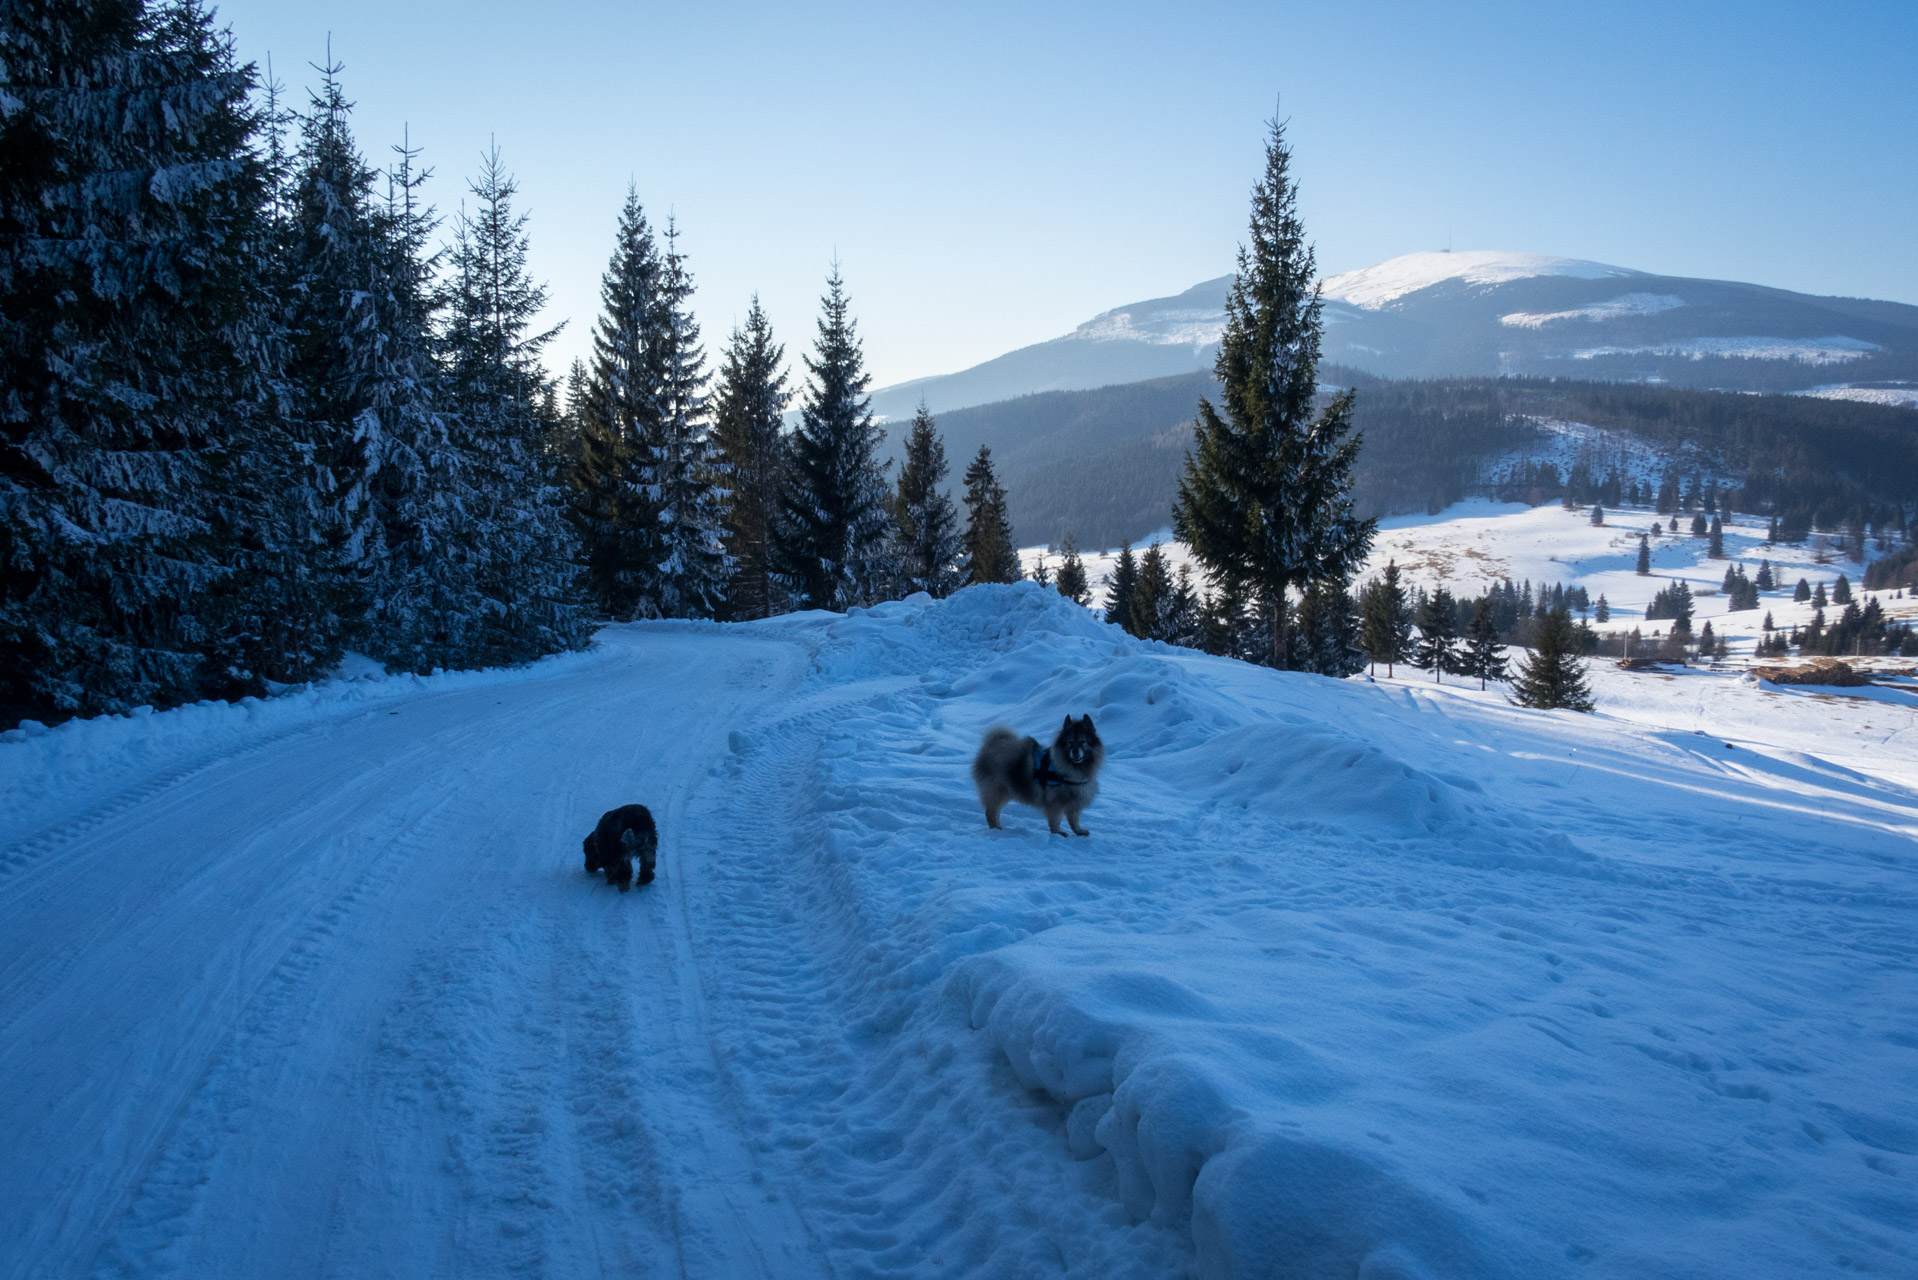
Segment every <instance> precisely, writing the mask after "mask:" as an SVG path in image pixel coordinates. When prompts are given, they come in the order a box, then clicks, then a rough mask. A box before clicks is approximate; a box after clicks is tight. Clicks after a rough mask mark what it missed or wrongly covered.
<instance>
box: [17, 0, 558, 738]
mask: <svg viewBox="0 0 1918 1280" xmlns="http://www.w3.org/2000/svg"><path fill="white" fill-rule="evenodd" d="M4 34H5V41H6V48H5V76H6V84H5V87H4V88H5V94H6V96H7V98H8V107H7V110H6V112H5V115H4V120H3V122H0V132H4V148H5V154H6V155H7V156H8V162H7V164H6V166H5V169H4V177H0V227H3V228H4V230H3V231H0V314H4V321H0V361H3V362H4V365H5V368H4V378H5V384H4V385H5V399H4V404H3V406H0V416H3V417H4V420H5V432H4V437H3V438H0V512H3V513H4V520H0V539H4V545H3V546H0V565H3V566H4V568H0V575H3V579H0V669H4V675H3V676H0V680H4V689H3V690H0V704H4V707H3V714H4V717H5V719H6V721H7V723H13V722H17V721H18V720H20V719H22V718H28V717H32V718H37V719H41V720H55V719H60V718H64V717H66V716H69V715H86V714H97V713H101V712H109V711H120V710H125V709H128V708H130V707H134V706H138V705H142V704H148V705H159V706H164V705H168V704H173V703H178V702H182V701H187V700H191V699H195V698H201V697H235V696H240V695H244V694H249V693H259V692H263V691H265V690H266V689H268V688H270V687H271V686H272V685H273V684H274V683H290V682H295V681H301V680H306V679H309V678H311V677H313V676H314V675H316V674H318V673H320V672H323V671H325V670H326V669H328V668H330V667H331V666H332V665H333V664H334V663H336V662H337V661H338V659H339V657H340V655H341V653H342V652H343V651H344V650H346V649H347V648H357V649H360V650H362V651H364V652H366V653H368V654H370V655H371V656H373V657H375V658H377V659H379V660H381V661H382V662H384V663H386V664H387V665H388V666H389V667H391V668H394V669H398V670H411V671H427V670H431V669H432V668H434V667H442V666H444V667H452V666H472V665H480V664H487V663H499V662H516V661H523V660H526V659H528V658H531V657H535V656H538V655H540V654H543V653H549V652H553V651H555V650H559V649H564V648H568V647H573V646H576V645H578V644H580V643H581V642H582V640H583V638H584V636H585V634H586V619H585V617H584V614H583V612H582V610H581V608H580V606H579V604H578V602H577V600H576V598H575V596H574V593H573V590H572V578H573V569H572V564H571V544H570V536H569V533H568V530H567V527H566V521H565V518H564V504H563V501H562V499H561V494H560V488H559V483H558V477H557V476H556V474H555V472H554V469H553V467H552V466H551V464H550V460H549V457H548V449H547V437H548V433H549V429H550V425H551V419H552V417H553V416H554V410H553V408H552V395H551V389H550V387H549V386H548V385H547V383H546V380H545V378H544V375H543V373H542V372H541V369H540V364H539V356H540V352H541V349H542V348H543V346H544V345H545V343H546V342H547V341H548V340H549V339H550V338H551V334H550V333H549V332H537V331H535V330H534V329H533V327H532V321H533V317H534V315H535V314H536V313H537V312H538V311H539V309H540V308H541V306H542V304H543V302H544V296H543V292H542V290H541V289H540V288H539V287H538V286H537V285H536V284H534V283H533V282H532V281H531V279H530V278H529V276H528V274H527V270H526V251H527V243H528V241H527V229H526V219H525V216H524V215H523V214H521V213H517V212H515V210H514V208H513V197H514V195H515V189H514V184H513V180H512V178H511V176H510V175H509V174H508V173H507V172H506V170H505V169H504V167H503V165H502V163H501V161H500V157H499V154H498V152H497V150H493V151H490V152H489V153H488V154H487V155H486V156H485V157H484V158H483V160H482V162H481V165H480V168H479V172H478V174H477V175H476V176H475V177H474V178H473V179H471V180H470V182H469V183H468V186H467V198H468V199H470V202H471V203H470V204H469V203H467V202H466V201H464V200H463V201H462V205H461V207H460V209H459V210H458V211H457V212H456V213H455V214H454V215H453V217H452V218H451V220H450V222H447V221H444V220H442V219H441V218H440V217H439V215H438V214H437V213H436V212H435V211H434V210H433V209H432V208H431V207H429V206H426V205H425V204H424V203H423V202H422V198H421V186H422V184H423V183H424V182H425V180H426V178H427V176H428V171H427V170H425V169H424V168H422V167H421V166H420V165H419V163H418V153H417V152H416V151H414V150H412V149H410V148H408V147H407V146H405V145H401V146H399V147H396V148H394V153H393V159H392V161H391V162H390V163H389V164H388V165H387V166H386V167H385V168H384V169H376V168H374V167H373V166H371V165H369V164H368V162H367V161H366V159H365V157H364V156H363V154H362V153H361V152H360V150H359V149H358V147H357V146H356V144H355V142H354V140H353V137H352V134H351V130H350V127H349V118H350V113H351V104H350V103H349V102H348V101H347V100H346V97H345V94H344V91H343V89H342V86H341V84H340V81H339V78H338V72H339V68H338V66H337V65H335V64H331V63H329V64H328V65H326V66H324V67H320V68H318V70H319V75H320V82H319V85H318V87H317V88H316V89H315V90H313V91H312V93H311V94H310V95H309V98H308V101H307V103H306V104H305V107H304V109H303V110H301V111H298V112H295V111H293V110H291V109H289V108H288V106H287V105H286V103H285V102H284V100H283V96H282V91H281V89H280V87H279V86H278V85H272V84H268V85H262V84H261V83H260V82H259V80H258V78H257V76H256V75H255V73H254V70H253V68H252V67H250V66H245V65H241V64H240V63H239V61H238V59H237V58H236V57H235V54H234V51H233V44H232V40H231V37H230V35H229V34H228V33H225V32H222V31H218V30H216V29H215V28H214V26H213V24H212V19H211V15H210V13H209V12H208V11H207V10H206V9H205V8H203V7H202V6H201V5H200V4H199V3H198V2H197V0H160V2H157V3H145V2H143V0H100V2H98V3H90V4H86V5H74V4H63V3H57V2H54V0H26V2H23V3H20V4H16V5H12V6H10V7H9V10H8V13H7V15H6V18H5V25H4ZM442 231H444V232H446V233H448V234H447V235H446V236H445V237H444V238H438V237H437V236H436V233H439V232H442Z"/></svg>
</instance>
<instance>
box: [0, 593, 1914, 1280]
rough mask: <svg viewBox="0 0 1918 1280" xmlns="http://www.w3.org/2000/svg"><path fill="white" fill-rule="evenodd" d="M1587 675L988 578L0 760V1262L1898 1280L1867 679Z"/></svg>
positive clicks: (1903, 1144)
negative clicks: (607, 823) (1061, 812)
mask: <svg viewBox="0 0 1918 1280" xmlns="http://www.w3.org/2000/svg"><path fill="white" fill-rule="evenodd" d="M1599 679H1600V683H1601V687H1600V694H1599V696H1600V705H1601V708H1602V711H1601V714H1599V715H1595V716H1579V715H1574V714H1571V713H1562V712H1561V713H1541V712H1529V711H1521V710H1518V709H1515V708H1513V707H1510V706H1508V705H1506V704H1505V703H1504V701H1503V694H1502V693H1501V692H1499V691H1497V690H1493V691H1491V692H1490V693H1488V694H1485V695H1481V694H1479V693H1478V692H1477V691H1476V690H1466V689H1462V688H1460V687H1458V686H1457V685H1456V684H1451V683H1448V684H1446V685H1442V686H1437V687H1434V686H1433V685H1432V684H1431V683H1430V682H1429V680H1426V679H1425V678H1423V677H1422V676H1421V677H1418V678H1416V679H1412V680H1400V681H1383V680H1381V681H1380V682H1379V683H1377V684H1370V683H1366V682H1364V681H1363V680H1354V681H1334V680H1327V679H1323V678H1319V677H1314V676H1302V675H1291V674H1283V673H1278V672H1272V671H1267V670H1263V669H1259V668H1253V667H1249V666H1245V665H1242V664H1239V663H1235V662H1231V661H1228V660H1224V659H1216V658H1209V657H1205V656H1203V655H1199V654H1195V653H1192V652H1189V651H1184V650H1175V649H1170V648H1167V647H1166V646H1163V645H1157V644H1150V643H1144V642H1139V641H1136V640H1133V639H1132V638H1130V637H1128V636H1125V635H1123V634H1122V633H1120V632H1118V631H1117V630H1116V629H1114V628H1110V627H1107V626H1105V625H1104V624H1102V623H1100V622H1098V621H1096V620H1094V619H1093V618H1092V617H1091V616H1090V615H1089V614H1087V613H1086V612H1084V611H1082V610H1079V609H1078V608H1077V607H1076V606H1073V605H1071V604H1069V603H1067V602H1065V601H1064V600H1062V599H1061V598H1060V597H1059V596H1057V595H1055V594H1053V593H1050V592H1046V591H1043V590H1041V589H1040V588H1038V587H1037V586H1035V585H1033V584H1030V583H1027V584H1020V585H1018V586H1013V587H979V588H972V589H969V590H967V591H963V592H961V593H959V594H958V595H957V596H955V597H954V598H953V599H951V600H948V601H944V602H939V603H934V602H931V601H929V600H927V599H925V598H924V597H919V598H916V599H914V600H909V601H902V602H897V603H892V604H887V605H883V606H880V607H878V608H876V609H872V610H869V611H863V610H856V611H854V613H853V614H852V615H849V616H842V615H836V614H826V613H811V614H803V615H796V616H793V617H789V618H784V619H776V620H773V621H771V622H767V623H759V624H750V625H744V626H718V625H713V624H687V623H653V624H638V625H631V626H620V627H611V628H607V629H605V630H604V631H602V632H601V633H600V636H599V639H598V642H597V643H596V645H595V647H594V648H593V649H592V650H591V651H590V652H588V653H585V654H580V655H574V656H569V657H565V658H559V659H554V660H551V661H548V662H545V663H541V664H539V665H537V666H534V667H532V668H529V669H526V670H523V671H516V672H494V673H473V674H466V675H457V676H443V677H431V678H424V679H416V678H411V677H399V678H392V679H381V680H366V681H355V682H350V683H346V684H343V685H341V684H335V685H327V686H321V687H318V688H314V689H311V690H307V691H303V692H299V693H295V694H293V695H290V696H288V697H285V698H279V699H271V700H267V701H263V702H249V703H247V704H241V705H215V704H207V705H203V706H197V707H185V708H180V709H177V710H174V711H170V712H164V713H160V714H156V715H147V716H136V717H126V718H108V719H102V720H92V721H72V722H69V723H68V724H65V725H62V726H60V727H59V728H57V729H53V730H51V731H46V730H39V731H16V732H11V733H8V734H6V735H0V784H4V786H5V789H6V794H7V796H8V804H7V806H6V807H5V810H4V816H3V817H0V938H4V939H5V940H6V944H5V946H4V948H0V1032H4V1034H0V1078H3V1079H5V1080H6V1081H7V1084H8V1087H7V1089H6V1090H5V1091H4V1093H0V1119H3V1120H4V1123H5V1125H6V1129H7V1132H8V1133H10V1134H13V1135H14V1136H15V1137H14V1140H13V1141H12V1142H9V1143H7V1144H5V1145H4V1147H0V1193H4V1195H3V1197H0V1198H3V1199H4V1203H5V1206H6V1207H5V1209H4V1210H0V1258H5V1259H6V1260H7V1261H6V1263H5V1264H0V1272H4V1273H5V1274H7V1275H9V1276H26V1275H115V1274H137V1275H143V1276H214V1275H257V1276H269V1275H270V1276H279V1275H303V1274H320V1275H348V1276H359V1275H385V1274H392V1275H409V1276H413V1275H504V1274H543V1275H581V1274H598V1273H601V1272H603V1271H617V1272H619V1273H620V1274H627V1275H641V1276H661V1277H664V1276H678V1275H691V1276H728V1277H732V1276H738V1277H754V1276H760V1277H781V1278H782V1280H783V1278H785V1277H807V1276H826V1275H839V1276H848V1275H875V1276H876V1275H896V1276H923V1275H947V1274H950V1275H969V1276H1029V1275H1037V1274H1051V1273H1060V1274H1066V1275H1083V1276H1099V1277H1114V1278H1120V1280H1171V1278H1172V1277H1186V1276H1194V1275H1197V1276H1203V1277H1208V1278H1209V1280H1279V1277H1284V1276H1297V1275H1310V1276H1330V1275H1343V1276H1379V1277H1386V1276H1397V1277H1431V1278H1432V1280H1440V1278H1445V1280H1503V1278H1507V1277H1509V1278H1511V1280H1519V1278H1520V1277H1524V1278H1526V1280H1557V1278H1559V1277H1565V1278H1568V1280H1569V1278H1570V1277H1574V1276H1576V1277H1581V1278H1584V1280H1612V1278H1618V1280H1625V1278H1627V1277H1631V1278H1634V1280H1636V1278H1637V1277H1642V1276H1647V1275H1672V1276H1684V1277H1697V1278H1701V1280H1703V1278H1708V1277H1709V1278H1717V1277H1722V1278H1723V1280H1774V1278H1776V1280H1785V1278H1786V1277H1790V1278H1791V1280H1803V1278H1804V1277H1822V1276H1834V1277H1835V1276H1840V1275H1855V1274H1859V1273H1860V1272H1866V1273H1871V1274H1882V1275H1890V1274H1903V1273H1907V1272H1909V1271H1910V1270H1911V1268H1912V1264H1913V1262H1914V1260H1918V1233H1915V1232H1914V1226H1913V1223H1912V1220H1911V1216H1910V1213H1909V1212H1908V1208H1907V1202H1906V1199H1905V1198H1904V1197H1902V1195H1901V1193H1900V1191H1899V1189H1900V1188H1901V1187H1902V1186H1903V1182H1902V1181H1901V1180H1902V1179H1903V1178H1904V1177H1905V1176H1906V1171H1907V1167H1908V1165H1909V1154H1908V1153H1909V1152H1910V1150H1911V1149H1912V1133H1911V1129H1912V1125H1911V1121H1910V1116H1911V1114H1912V1111H1913V1107H1914V1106H1918V1094H1915V1093H1914V1087H1913V1084H1912V1080H1911V1077H1910V1072H1909V1070H1908V1067H1909V1057H1910V1051H1911V1050H1910V1039H1911V1036H1910V1025H1911V993H1910V989H1909V988H1910V983H1909V976H1910V972H1911V967H1912V964H1913V962H1914V960H1918V950H1915V949H1914V942H1913V939H1914V938H1915V937H1918V927H1915V926H1918V920H1914V912H1915V911H1918V884H1915V882H1914V877H1913V870H1914V869H1913V863H1912V857H1911V848H1912V845H1911V837H1912V832H1913V831H1914V830H1918V792H1914V791H1913V789H1912V788H1913V786H1914V785H1918V776H1914V775H1913V773H1912V769H1911V761H1912V760H1913V759H1914V758H1915V757H1914V754H1913V751H1912V749H1911V744H1912V742H1913V740H1914V738H1915V737H1918V709H1914V708H1913V707H1912V706H1910V705H1908V703H1909V699H1905V698H1903V696H1902V695H1897V694H1894V693H1892V692H1891V691H1886V697H1887V698H1893V697H1897V698H1899V699H1900V701H1898V702H1895V703H1894V702H1891V701H1884V702H1859V701H1854V700H1851V699H1835V698H1828V697H1814V696H1803V697H1798V696H1785V695H1780V694H1777V693H1774V692H1769V691H1766V690H1764V689H1761V688H1759V687H1757V686H1756V685H1751V684H1746V683H1741V682H1739V681H1738V680H1736V679H1733V678H1726V679H1723V680H1720V681H1718V682H1717V692H1716V693H1715V694H1714V695H1713V696H1709V697H1708V696H1703V695H1702V694H1701V692H1700V691H1699V690H1696V689H1694V688H1692V687H1691V685H1690V683H1689V682H1688V681H1660V680H1657V679H1655V678H1650V679H1647V678H1640V677H1630V676H1626V675H1624V674H1623V673H1617V672H1612V673H1600V675H1599ZM1079 713H1089V714H1091V715H1092V716H1094V717H1095V719H1096V723H1097V726H1098V728H1099V731H1100V733H1101V734H1102V736H1103V738H1104V740H1105V742H1106V745H1107V747H1108V749H1109V752H1110V758H1109V763H1108V765H1107V768H1106V770H1105V772H1104V774H1103V775H1102V779H1101V782H1102V794H1101V795H1100V797H1099V799H1098V802H1097V803H1096V804H1095V805H1094V807H1093V808H1092V809H1091V810H1090V811H1089V812H1088V814H1087V825H1088V826H1089V827H1090V828H1091V830H1092V835H1091V837H1090V838H1089V839H1059V838H1056V837H1051V836H1048V835H1047V834H1045V831H1044V826H1043V823H1042V821H1041V820H1040V819H1039V818H1038V817H1036V816H1035V815H1034V814H1032V813H1031V812H1030V811H1026V810H1017V811H1015V812H1013V813H1012V814H1010V815H1008V823H1007V829H1006V830H1004V831H1002V832H988V831H987V830H986V829H985V827H984V824H983V822H982V820H981V817H980V813H979V810H978V805H977V801H976V800H975V799H974V797H973V795H972V788H971V785H970V783H969V781H968V779H967V777H966V767H967V761H968V760H969V758H970V756H971V753H972V751H973V749H974V747H975V744H976V743H977V741H978V739H979V736H980V734H981V732H982V731H983V730H984V729H985V727H986V726H987V725H989V724H991V723H994V722H1005V723H1009V724H1013V725H1017V726H1019V727H1021V728H1022V729H1033V730H1043V729H1044V728H1045V727H1046V726H1050V725H1056V724H1058V723H1059V721H1060V719H1061V717H1062V716H1064V715H1066V714H1079ZM629 800H640V801H643V802H645V803H647V804H649V805H650V806H651V807H652V808H653V810H654V812H655V813H656V814H657V815H658V816H659V818H660V822H661V826H662V832H663V839H662V849H661V858H660V879H659V881H658V882H657V883H656V884H654V885H652V886H650V887H648V888H646V889H643V890H640V891H636V892H634V893H632V894H629V895H624V896H622V895H620V894H618V893H615V892H614V891H613V890H611V889H610V888H608V887H607V886H606V885H604V884H603V883H595V882H594V881H592V880H591V879H589V878H588V877H586V876H585V875H583V874H582V872H581V870H580V864H579V857H580V851H579V838H580V835H581V833H582V832H583V831H584V830H585V828H586V827H587V826H588V825H589V824H590V822H591V821H592V819H593V817H594V816H596V814H597V813H598V812H599V810H600V809H602V808H604V807H606V806H608V805H610V804H613V803H617V802H623V801H629ZM1461 1134H1466V1135H1470V1140H1469V1141H1461V1140H1460V1135H1461Z"/></svg>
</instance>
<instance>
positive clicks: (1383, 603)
mask: <svg viewBox="0 0 1918 1280" xmlns="http://www.w3.org/2000/svg"><path fill="white" fill-rule="evenodd" d="M1359 618H1360V622H1359V642H1360V645H1361V647H1363V648H1364V650H1365V653H1366V656H1367V657H1368V658H1369V659H1370V661H1372V662H1374V663H1379V662H1383V663H1384V664H1385V674H1386V677H1387V678H1388V679H1390V678H1391V675H1392V669H1393V667H1394V665H1395V664H1397V663H1400V662H1403V661H1405V657H1406V650H1407V646H1408V645H1409V643H1410V641H1411V637H1412V610H1411V606H1410V604H1409V602H1408V601H1407V599H1406V595H1405V587H1404V586H1403V584H1401V583H1400V581H1399V566H1398V561H1396V560H1388V561H1387V562H1386V564H1385V572H1384V573H1383V574H1382V575H1380V576H1379V577H1378V579H1376V580H1375V581H1373V582H1371V583H1369V584H1367V586H1366V588H1365V591H1364V593H1363V594H1362V595H1361V596H1360V605H1359Z"/></svg>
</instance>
